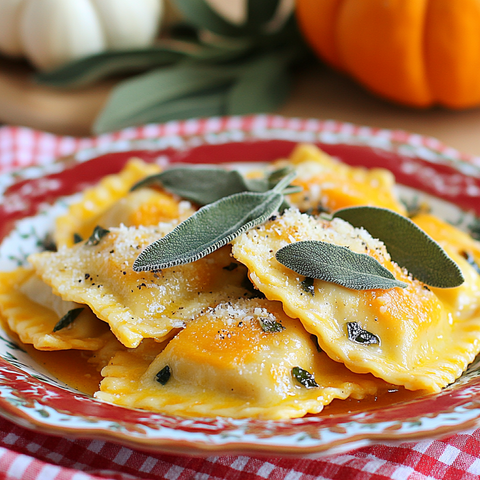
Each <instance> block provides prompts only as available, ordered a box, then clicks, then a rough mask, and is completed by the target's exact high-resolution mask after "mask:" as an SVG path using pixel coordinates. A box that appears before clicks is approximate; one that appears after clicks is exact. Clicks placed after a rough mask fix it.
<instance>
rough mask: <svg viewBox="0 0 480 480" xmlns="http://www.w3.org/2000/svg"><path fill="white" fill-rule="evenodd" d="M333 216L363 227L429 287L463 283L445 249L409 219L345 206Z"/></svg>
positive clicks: (395, 258)
mask: <svg viewBox="0 0 480 480" xmlns="http://www.w3.org/2000/svg"><path fill="white" fill-rule="evenodd" d="M333 217H334V218H342V219H343V220H345V221H347V222H348V223H350V224H351V225H353V226H354V227H363V228H364V229H365V230H367V231H368V232H369V233H370V235H372V237H375V238H378V239H380V240H381V241H382V242H383V243H384V244H385V246H386V247H387V250H388V253H389V254H390V256H391V257H392V260H393V261H395V262H396V263H398V264H399V265H400V266H402V267H405V268H406V269H407V270H408V271H409V272H410V273H411V274H412V275H413V276H414V277H415V278H416V279H418V280H420V281H421V282H423V283H425V284H427V285H429V286H431V287H439V288H450V287H458V286H459V285H461V284H462V283H463V282H464V278H463V275H462V272H461V270H460V268H459V267H458V265H457V264H456V263H455V262H454V261H453V260H452V259H451V258H450V257H449V256H448V255H447V253H446V252H445V250H444V249H443V248H442V247H441V246H440V245H439V244H438V243H437V242H436V241H435V240H433V238H431V237H430V236H429V235H427V234H426V233H425V232H424V231H423V230H422V229H420V228H419V227H417V225H415V223H413V222H412V221H411V220H410V219H408V218H406V217H404V216H402V215H400V214H398V213H396V212H393V211H392V210H388V209H386V208H380V207H366V206H364V207H348V208H343V209H341V210H338V211H337V212H335V213H334V214H333Z"/></svg>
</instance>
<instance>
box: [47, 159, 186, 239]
mask: <svg viewBox="0 0 480 480" xmlns="http://www.w3.org/2000/svg"><path fill="white" fill-rule="evenodd" d="M160 171H161V169H160V167H159V166H158V165H155V164H149V163H145V162H143V161H142V160H140V159H135V158H133V159H131V160H129V161H128V163H127V164H126V165H125V167H124V168H123V169H122V171H121V172H119V173H118V174H112V175H107V176H106V177H104V178H103V179H102V180H101V181H100V182H99V183H98V184H97V185H95V186H93V187H90V188H88V189H87V190H85V192H84V193H83V195H82V198H81V199H80V200H79V201H78V202H76V203H74V204H73V205H71V206H70V207H69V209H68V212H67V213H66V214H64V215H61V216H59V217H58V218H57V220H56V228H55V231H54V232H53V240H54V242H55V244H56V245H57V246H58V247H62V246H72V245H73V244H74V236H75V235H79V236H80V237H81V238H88V237H89V236H90V235H91V233H92V231H93V229H94V228H95V226H96V225H99V224H101V225H103V226H104V227H111V226H119V225H120V224H121V223H124V224H125V225H134V224H135V223H134V222H135V216H134V212H135V211H136V210H138V209H139V207H141V205H140V203H141V202H140V200H143V203H145V200H147V202H146V203H149V204H150V205H152V204H155V201H157V202H158V203H159V204H160V207H167V209H166V210H167V215H166V217H161V216H160V215H158V214H157V217H158V220H157V222H156V223H158V222H159V221H160V220H167V219H168V220H169V219H171V218H176V217H174V214H173V211H174V210H175V207H174V206H173V205H172V204H173V203H174V204H176V205H177V204H178V202H175V201H174V200H173V199H172V198H171V196H169V195H167V194H165V193H160V192H158V194H157V195H153V194H151V195H150V196H148V199H145V197H146V196H147V195H145V193H141V194H140V195H138V194H136V195H132V198H131V200H130V201H129V202H127V203H129V205H128V207H125V202H123V204H122V207H121V208H118V207H116V204H117V202H118V201H121V199H122V198H124V197H125V196H128V195H129V190H130V189H131V187H132V186H133V185H134V184H135V183H136V182H138V181H139V180H142V179H143V178H145V177H146V176H148V175H154V174H155V173H159V172H160ZM130 195H131V194H130ZM169 200H170V202H169ZM112 208H113V212H109V210H110V209H112ZM125 208H126V210H125ZM177 208H178V207H177ZM153 209H154V207H150V210H151V211H153ZM159 210H160V208H159V209H158V210H157V212H158V211H159ZM102 216H106V217H107V219H104V218H102ZM105 220H106V221H105ZM107 223H108V225H107Z"/></svg>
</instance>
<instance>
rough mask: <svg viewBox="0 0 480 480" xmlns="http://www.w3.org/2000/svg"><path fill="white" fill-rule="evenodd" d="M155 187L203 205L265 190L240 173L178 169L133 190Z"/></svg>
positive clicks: (160, 175) (174, 168)
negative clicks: (238, 194)
mask: <svg viewBox="0 0 480 480" xmlns="http://www.w3.org/2000/svg"><path fill="white" fill-rule="evenodd" d="M152 184H154V185H155V184H157V185H161V186H163V188H165V190H168V191H169V192H171V193H175V194H177V195H179V196H180V197H182V198H185V199H187V200H190V201H192V202H195V203H198V204H199V205H207V204H209V203H214V202H216V201H217V200H220V199H221V198H223V197H227V196H229V195H233V194H235V193H240V192H245V191H249V190H250V189H251V188H252V187H253V188H255V187H256V188H261V185H256V184H254V183H248V181H247V179H245V178H244V177H243V175H242V174H241V173H240V172H238V171H237V170H226V169H224V168H218V167H208V166H202V167H186V166H178V167H172V168H169V169H168V170H165V171H164V172H161V173H158V174H156V175H151V176H150V177H147V178H145V179H143V180H140V181H139V182H138V183H136V184H135V185H134V186H133V187H132V190H136V189H138V188H141V187H145V186H149V185H152ZM265 190H267V188H265Z"/></svg>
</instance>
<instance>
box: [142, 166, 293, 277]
mask: <svg viewBox="0 0 480 480" xmlns="http://www.w3.org/2000/svg"><path fill="white" fill-rule="evenodd" d="M293 177H294V174H293V173H292V174H289V175H287V176H285V177H284V178H283V179H282V180H281V181H279V182H278V183H277V185H276V186H275V187H274V189H272V190H269V191H267V192H241V193H236V194H234V195H229V196H228V197H224V198H222V199H220V200H218V201H216V202H214V203H210V204H209V205H206V206H204V207H202V208H201V209H200V210H198V211H197V212H195V213H194V214H193V215H192V216H191V217H189V218H187V219H186V220H185V221H183V222H182V223H180V224H179V225H178V226H177V227H175V229H174V230H172V231H171V232H170V233H169V234H167V235H166V236H165V237H163V238H161V239H160V240H157V241H156V242H154V243H152V244H151V245H149V246H148V247H147V248H145V250H144V251H143V252H142V253H141V254H140V255H139V256H138V257H137V258H136V260H135V262H134V264H133V269H134V270H135V271H136V272H140V271H147V270H161V269H163V268H170V267H174V266H176V265H184V264H186V263H190V262H195V261H196V260H199V259H200V258H203V257H205V256H206V255H208V254H209V253H212V252H213V251H215V250H217V249H219V248H220V247H222V246H224V245H226V244H227V243H229V242H231V241H232V240H233V239H234V238H236V237H238V236H239V235H241V234H242V233H243V232H246V231H247V230H249V229H250V228H253V227H255V226H256V225H259V224H261V223H263V222H265V221H266V220H267V219H268V218H269V217H270V216H271V215H272V214H273V213H274V212H275V211H277V210H278V208H279V207H280V206H281V205H282V203H283V201H284V197H283V195H282V190H283V189H284V187H286V186H287V185H288V184H289V183H290V181H291V180H292V179H293Z"/></svg>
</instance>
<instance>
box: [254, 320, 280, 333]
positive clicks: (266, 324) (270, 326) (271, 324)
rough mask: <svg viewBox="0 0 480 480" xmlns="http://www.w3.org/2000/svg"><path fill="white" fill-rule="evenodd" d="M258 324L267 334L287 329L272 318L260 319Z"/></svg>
mask: <svg viewBox="0 0 480 480" xmlns="http://www.w3.org/2000/svg"><path fill="white" fill-rule="evenodd" d="M258 322H259V323H260V327H262V330H263V331H264V332H267V333H277V332H281V331H282V330H285V327H284V326H283V325H282V324H281V323H280V322H277V321H276V320H272V319H271V318H259V319H258Z"/></svg>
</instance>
